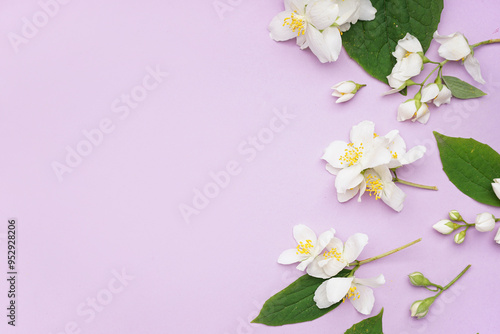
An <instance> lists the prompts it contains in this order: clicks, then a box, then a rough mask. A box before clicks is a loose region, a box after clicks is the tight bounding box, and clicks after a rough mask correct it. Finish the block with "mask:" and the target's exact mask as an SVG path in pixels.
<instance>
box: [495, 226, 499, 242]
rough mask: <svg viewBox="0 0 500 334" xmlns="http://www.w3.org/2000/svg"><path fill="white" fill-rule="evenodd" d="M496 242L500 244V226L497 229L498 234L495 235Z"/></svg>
mask: <svg viewBox="0 0 500 334" xmlns="http://www.w3.org/2000/svg"><path fill="white" fill-rule="evenodd" d="M495 242H496V243H497V244H500V228H499V229H498V231H497V234H496V235H495Z"/></svg>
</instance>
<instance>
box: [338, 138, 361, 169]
mask: <svg viewBox="0 0 500 334" xmlns="http://www.w3.org/2000/svg"><path fill="white" fill-rule="evenodd" d="M363 151H364V147H363V143H361V144H359V147H356V146H354V144H353V143H349V144H347V148H346V149H345V153H344V155H342V156H341V157H340V158H339V160H340V164H342V165H343V164H344V163H346V164H347V166H348V167H349V166H352V165H354V164H356V163H357V162H358V160H359V159H361V157H362V156H363Z"/></svg>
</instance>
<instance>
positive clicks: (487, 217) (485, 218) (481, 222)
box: [475, 212, 495, 232]
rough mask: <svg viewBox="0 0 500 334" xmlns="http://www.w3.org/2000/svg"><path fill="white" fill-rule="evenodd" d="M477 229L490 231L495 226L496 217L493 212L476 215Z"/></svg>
mask: <svg viewBox="0 0 500 334" xmlns="http://www.w3.org/2000/svg"><path fill="white" fill-rule="evenodd" d="M475 227H476V230H478V231H479V232H490V231H493V229H494V228H495V217H494V216H493V215H492V214H491V213H487V212H484V213H480V214H478V215H477V216H476V225H475Z"/></svg>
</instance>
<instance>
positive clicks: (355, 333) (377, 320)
mask: <svg viewBox="0 0 500 334" xmlns="http://www.w3.org/2000/svg"><path fill="white" fill-rule="evenodd" d="M383 314H384V309H382V310H380V313H379V314H378V315H376V316H374V317H371V318H367V319H365V320H363V321H361V322H358V323H357V324H354V325H353V326H352V327H351V328H349V329H348V330H346V331H345V333H344V334H383V333H384V332H382V315H383Z"/></svg>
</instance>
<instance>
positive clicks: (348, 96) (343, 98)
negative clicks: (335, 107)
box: [335, 94, 354, 103]
mask: <svg viewBox="0 0 500 334" xmlns="http://www.w3.org/2000/svg"><path fill="white" fill-rule="evenodd" d="M353 97H354V94H344V95H342V96H341V97H339V98H338V99H337V101H336V102H335V103H341V102H347V101H349V100H350V99H352V98H353Z"/></svg>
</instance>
